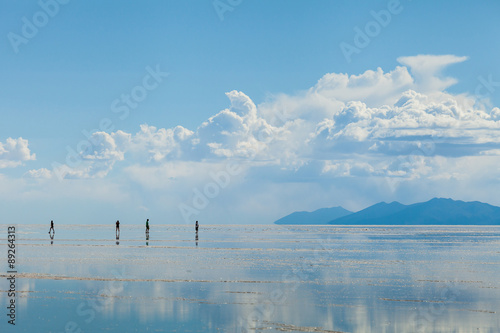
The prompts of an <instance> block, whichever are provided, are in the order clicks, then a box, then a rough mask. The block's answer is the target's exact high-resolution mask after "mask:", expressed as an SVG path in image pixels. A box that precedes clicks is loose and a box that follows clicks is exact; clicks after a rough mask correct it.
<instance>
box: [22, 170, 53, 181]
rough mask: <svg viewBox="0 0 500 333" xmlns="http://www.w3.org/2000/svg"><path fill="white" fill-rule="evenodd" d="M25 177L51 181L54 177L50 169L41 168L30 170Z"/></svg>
mask: <svg viewBox="0 0 500 333" xmlns="http://www.w3.org/2000/svg"><path fill="white" fill-rule="evenodd" d="M24 175H25V176H26V177H28V178H37V179H49V178H51V177H52V172H51V171H50V170H49V169H46V168H41V169H33V170H29V171H28V172H26V173H25V174H24Z"/></svg>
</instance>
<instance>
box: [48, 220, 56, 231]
mask: <svg viewBox="0 0 500 333" xmlns="http://www.w3.org/2000/svg"><path fill="white" fill-rule="evenodd" d="M51 231H53V232H54V233H56V231H55V230H54V221H53V220H50V229H49V234H50V232H51Z"/></svg>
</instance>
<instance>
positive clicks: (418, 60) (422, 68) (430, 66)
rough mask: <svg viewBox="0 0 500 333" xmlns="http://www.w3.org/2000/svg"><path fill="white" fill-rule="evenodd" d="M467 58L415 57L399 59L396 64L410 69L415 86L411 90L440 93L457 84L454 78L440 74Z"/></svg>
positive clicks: (448, 56) (423, 55) (450, 56)
mask: <svg viewBox="0 0 500 333" xmlns="http://www.w3.org/2000/svg"><path fill="white" fill-rule="evenodd" d="M467 59H468V57H458V56H455V55H425V54H421V55H417V56H411V57H399V58H398V62H399V63H401V64H403V65H405V66H408V67H410V69H411V73H412V75H413V76H414V77H415V84H416V86H415V87H413V89H416V90H418V91H419V92H423V93H428V92H440V91H444V90H445V89H446V88H448V87H450V86H452V85H454V84H455V83H457V80H456V79H455V78H451V77H442V76H441V72H442V70H443V69H444V68H446V67H448V66H449V65H452V64H456V63H461V62H464V61H465V60H467Z"/></svg>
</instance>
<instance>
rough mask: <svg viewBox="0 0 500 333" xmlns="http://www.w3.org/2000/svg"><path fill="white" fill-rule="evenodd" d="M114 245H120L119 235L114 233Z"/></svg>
mask: <svg viewBox="0 0 500 333" xmlns="http://www.w3.org/2000/svg"><path fill="white" fill-rule="evenodd" d="M116 245H120V235H116Z"/></svg>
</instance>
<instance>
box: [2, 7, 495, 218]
mask: <svg viewBox="0 0 500 333" xmlns="http://www.w3.org/2000/svg"><path fill="white" fill-rule="evenodd" d="M2 7H3V11H2V12H1V13H0V36H3V37H2V38H1V42H0V57H1V58H0V59H1V63H0V68H1V75H0V115H1V121H0V210H1V212H2V213H1V216H2V220H3V221H5V223H49V221H50V220H54V222H56V225H57V223H61V224H106V223H111V224H112V223H114V221H116V220H117V219H119V220H120V221H121V222H122V223H124V224H137V223H144V221H145V219H146V218H149V219H150V221H151V223H152V224H153V225H154V223H157V224H184V223H194V221H196V220H199V221H200V223H202V224H242V223H251V224H261V223H272V222H273V221H275V220H277V219H278V218H280V217H282V216H284V215H287V214H290V213H292V212H293V211H312V210H315V209H319V208H323V207H333V206H342V207H344V208H346V209H349V210H352V211H357V210H360V209H363V208H365V207H367V206H369V205H372V204H375V203H377V202H380V201H386V202H391V201H394V200H397V201H400V202H402V203H407V204H408V203H414V202H419V201H426V200H429V199H431V198H433V197H447V198H453V199H457V200H466V201H475V200H478V201H483V202H487V203H490V204H494V205H500V198H499V197H498V195H497V189H498V185H499V176H500V167H499V166H500V147H499V143H500V133H499V128H500V109H499V107H500V94H499V91H500V66H499V62H500V58H499V57H498V54H499V53H500V52H499V51H500V44H499V43H497V42H495V41H496V40H497V39H498V36H499V35H500V25H499V24H498V19H497V16H498V13H499V12H500V3H499V2H498V1H439V2H431V1H411V0H401V1H396V0H390V1H329V0H328V1H327V0H317V1H314V2H311V1H290V0H286V1H285V0H275V1H263V0H252V1H249V0H215V1H209V0H205V1H160V0H157V1H153V0H152V1H97V0H94V1H76V0H40V1H11V0H3V1H2Z"/></svg>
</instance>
